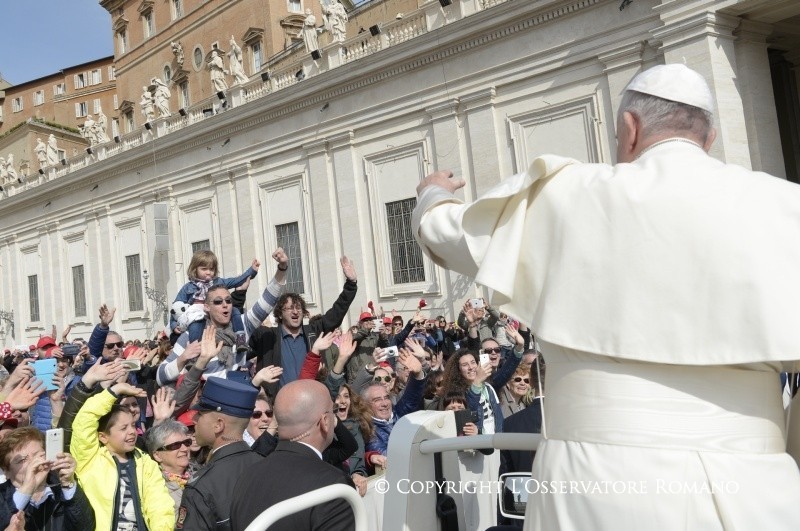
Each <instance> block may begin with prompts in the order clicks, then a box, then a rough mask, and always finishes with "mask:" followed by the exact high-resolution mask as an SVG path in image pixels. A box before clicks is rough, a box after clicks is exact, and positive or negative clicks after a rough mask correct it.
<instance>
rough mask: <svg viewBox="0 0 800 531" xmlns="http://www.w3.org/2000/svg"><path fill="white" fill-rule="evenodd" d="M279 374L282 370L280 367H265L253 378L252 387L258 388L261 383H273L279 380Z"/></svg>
mask: <svg viewBox="0 0 800 531" xmlns="http://www.w3.org/2000/svg"><path fill="white" fill-rule="evenodd" d="M281 374H283V369H282V368H281V367H276V366H274V365H267V366H266V367H264V368H263V369H261V370H260V371H258V372H257V373H256V374H255V376H253V385H255V386H256V387H258V386H260V385H261V384H262V383H268V384H271V383H275V382H277V381H278V380H280V379H281Z"/></svg>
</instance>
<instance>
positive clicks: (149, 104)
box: [139, 87, 156, 122]
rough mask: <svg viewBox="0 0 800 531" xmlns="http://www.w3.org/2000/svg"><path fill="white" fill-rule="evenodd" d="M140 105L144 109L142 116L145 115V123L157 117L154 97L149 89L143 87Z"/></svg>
mask: <svg viewBox="0 0 800 531" xmlns="http://www.w3.org/2000/svg"><path fill="white" fill-rule="evenodd" d="M139 105H140V106H141V107H142V114H143V115H144V121H145V122H149V121H150V120H152V119H153V118H155V117H156V111H155V106H154V104H153V95H152V94H151V93H150V91H149V90H148V89H147V87H142V98H141V99H140V100H139Z"/></svg>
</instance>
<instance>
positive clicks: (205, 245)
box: [192, 240, 211, 254]
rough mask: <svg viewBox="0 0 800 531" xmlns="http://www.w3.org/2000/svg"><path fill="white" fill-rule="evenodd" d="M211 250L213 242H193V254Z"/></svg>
mask: <svg viewBox="0 0 800 531" xmlns="http://www.w3.org/2000/svg"><path fill="white" fill-rule="evenodd" d="M210 250H211V242H210V241H209V240H200V241H197V242H192V254H194V253H196V252H197V251H210Z"/></svg>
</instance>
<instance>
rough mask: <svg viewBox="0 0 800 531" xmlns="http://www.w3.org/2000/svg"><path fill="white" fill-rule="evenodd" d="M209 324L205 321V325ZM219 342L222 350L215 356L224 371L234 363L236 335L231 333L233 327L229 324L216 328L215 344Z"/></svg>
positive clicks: (207, 320)
mask: <svg viewBox="0 0 800 531" xmlns="http://www.w3.org/2000/svg"><path fill="white" fill-rule="evenodd" d="M209 323H210V320H209V319H206V325H208V324H209ZM220 341H222V350H220V351H219V354H217V359H219V361H220V363H222V364H223V365H225V368H226V369H230V368H231V367H233V365H234V364H235V363H236V356H235V354H236V350H235V348H234V346H235V345H236V334H234V333H233V326H232V325H231V324H230V323H228V326H226V327H225V328H219V327H217V342H218V343H219V342H220Z"/></svg>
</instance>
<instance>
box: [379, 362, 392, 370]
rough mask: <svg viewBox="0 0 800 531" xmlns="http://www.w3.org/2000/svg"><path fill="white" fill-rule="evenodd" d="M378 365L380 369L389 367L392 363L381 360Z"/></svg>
mask: <svg viewBox="0 0 800 531" xmlns="http://www.w3.org/2000/svg"><path fill="white" fill-rule="evenodd" d="M378 367H380V368H381V369H391V368H392V364H391V363H389V362H388V361H382V362H380V363H379V364H378Z"/></svg>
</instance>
